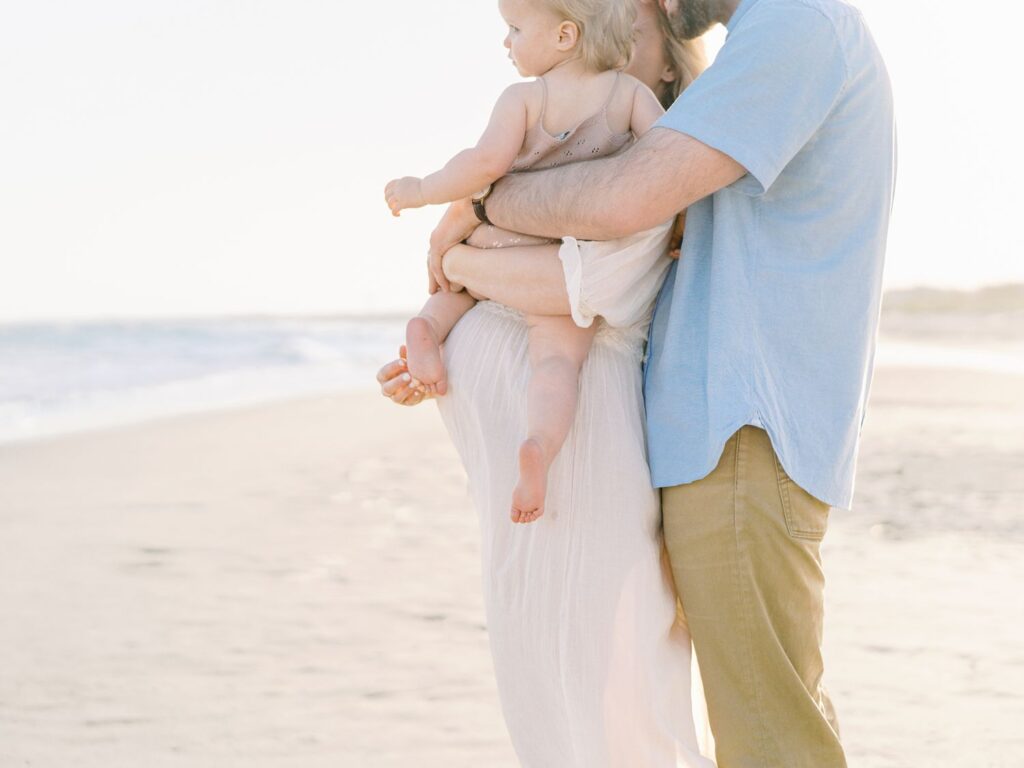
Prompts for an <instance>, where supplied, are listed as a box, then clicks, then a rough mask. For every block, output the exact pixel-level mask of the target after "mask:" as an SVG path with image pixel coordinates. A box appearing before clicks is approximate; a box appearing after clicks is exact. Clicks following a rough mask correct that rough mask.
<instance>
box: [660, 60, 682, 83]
mask: <svg viewBox="0 0 1024 768" xmlns="http://www.w3.org/2000/svg"><path fill="white" fill-rule="evenodd" d="M660 79H661V82H663V83H674V82H675V81H676V80H677V79H678V75H677V74H676V71H675V70H674V69H672V67H670V66H669V65H668V64H666V65H665V68H664V69H663V70H661V78H660Z"/></svg>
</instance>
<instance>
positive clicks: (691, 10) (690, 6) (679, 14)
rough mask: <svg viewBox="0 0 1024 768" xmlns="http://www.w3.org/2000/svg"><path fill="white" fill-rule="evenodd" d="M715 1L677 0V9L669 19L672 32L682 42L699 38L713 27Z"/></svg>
mask: <svg viewBox="0 0 1024 768" xmlns="http://www.w3.org/2000/svg"><path fill="white" fill-rule="evenodd" d="M717 6H718V3H717V2H716V0H679V7H678V8H677V9H676V12H675V13H674V14H672V16H670V17H669V22H670V23H671V25H672V31H673V32H674V33H675V35H676V37H678V38H681V39H683V40H693V39H694V38H695V37H700V36H701V35H703V34H704V33H705V32H707V31H708V30H709V29H711V27H713V26H714V25H715V23H716V22H717V21H718V19H716V18H714V16H715V15H717V14H716V12H717V10H718V7H717Z"/></svg>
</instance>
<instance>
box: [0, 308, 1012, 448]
mask: <svg viewBox="0 0 1024 768" xmlns="http://www.w3.org/2000/svg"><path fill="white" fill-rule="evenodd" d="M1020 320H1021V315H1019V314H1014V315H1012V316H1003V317H996V318H995V319H993V317H992V316H984V317H980V318H974V319H970V318H968V319H965V318H964V316H963V315H960V316H958V317H953V316H952V315H948V314H946V313H942V314H938V315H935V316H933V317H928V316H926V315H925V314H923V313H919V312H913V313H909V314H905V313H894V314H890V315H889V316H888V317H887V318H886V319H885V320H884V321H883V332H882V336H881V339H880V344H879V351H878V357H877V362H878V365H879V366H913V367H926V368H961V369H973V370H985V371H990V372H996V373H1002V374H1009V375H1021V376H1024V331H1022V330H1021V329H1022V323H1020V322H1019V321H1020ZM403 337H404V319H402V318H398V317H393V318H391V317H385V318H381V317H361V318H360V317H352V318H209V319H196V320H132V321H118V322H113V321H106V322H98V321H97V322H79V323H33V324H13V325H0V443H4V442H11V441H16V440H25V439H32V438H37V437H45V436H49V435H54V434H60V433H65V432H73V431H78V430H83V429H92V428H99V427H106V426H113V425H118V424H126V423H132V422H137V421H144V420H147V419H151V418H156V417H161V416H169V415H175V414H180V413H189V412H196V411H203V410H214V409H218V408H225V407H235V406H243V405H251V404H256V403H263V402H271V401H274V400H282V399H288V398H291V397H298V396H303V395H312V394H331V393H343V392H352V391H372V390H376V387H377V384H376V380H375V378H374V374H375V373H376V371H377V369H378V368H379V367H380V365H381V364H382V363H384V362H386V361H388V360H390V359H392V358H394V356H395V354H396V351H397V347H398V345H399V344H400V343H401V341H402V339H403Z"/></svg>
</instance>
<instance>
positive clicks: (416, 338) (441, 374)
mask: <svg viewBox="0 0 1024 768" xmlns="http://www.w3.org/2000/svg"><path fill="white" fill-rule="evenodd" d="M405 343H406V346H407V347H408V355H409V357H408V361H409V373H411V374H412V377H413V378H414V379H417V380H418V381H420V382H421V383H422V384H423V386H424V389H425V391H426V392H427V393H428V394H431V395H443V394H445V392H446V391H447V390H448V382H447V381H446V380H445V370H444V360H443V359H442V358H441V344H440V342H439V341H438V339H437V334H435V333H434V329H433V327H432V326H431V325H430V322H429V321H428V320H427V319H426V318H425V317H414V318H413V319H412V320H410V321H409V324H408V325H407V326H406V327H405Z"/></svg>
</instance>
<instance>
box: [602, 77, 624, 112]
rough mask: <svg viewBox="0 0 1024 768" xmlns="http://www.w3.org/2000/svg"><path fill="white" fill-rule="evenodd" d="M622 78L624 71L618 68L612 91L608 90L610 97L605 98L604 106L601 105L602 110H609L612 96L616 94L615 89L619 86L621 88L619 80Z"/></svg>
mask: <svg viewBox="0 0 1024 768" xmlns="http://www.w3.org/2000/svg"><path fill="white" fill-rule="evenodd" d="M621 79H622V71H621V70H618V69H617V70H615V82H613V83H612V88H611V90H610V91H608V98H607V99H605V100H604V106H603V107H601V111H602V112H607V111H608V107H609V106H611V103H612V96H614V95H615V91H617V90H618V88H619V80H621Z"/></svg>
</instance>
